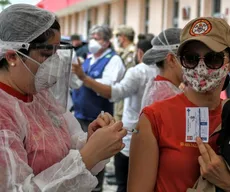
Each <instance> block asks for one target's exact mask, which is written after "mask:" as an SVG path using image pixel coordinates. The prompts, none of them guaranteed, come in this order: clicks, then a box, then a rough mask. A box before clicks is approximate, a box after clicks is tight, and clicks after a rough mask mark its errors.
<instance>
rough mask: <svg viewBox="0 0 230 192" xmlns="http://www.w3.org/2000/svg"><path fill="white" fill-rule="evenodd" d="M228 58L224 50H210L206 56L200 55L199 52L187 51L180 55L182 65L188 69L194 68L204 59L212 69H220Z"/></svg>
mask: <svg viewBox="0 0 230 192" xmlns="http://www.w3.org/2000/svg"><path fill="white" fill-rule="evenodd" d="M225 58H226V56H225V54H224V52H218V53H217V52H209V53H207V54H205V56H204V57H200V55H199V54H197V53H185V54H184V55H182V56H180V61H181V65H182V66H183V67H185V68H187V69H194V68H196V66H197V65H198V64H199V61H200V60H201V59H203V61H204V63H205V65H206V66H207V67H208V68H210V69H219V68H221V67H222V66H223V64H224V59H225Z"/></svg>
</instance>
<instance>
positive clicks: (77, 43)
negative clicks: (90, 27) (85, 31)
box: [70, 34, 89, 60]
mask: <svg viewBox="0 0 230 192" xmlns="http://www.w3.org/2000/svg"><path fill="white" fill-rule="evenodd" d="M70 39H71V42H72V45H73V47H74V51H75V53H74V56H76V57H80V58H82V59H83V60H85V59H86V58H87V55H88V53H89V50H88V43H87V42H84V41H82V37H81V36H80V35H78V34H74V35H71V38H70Z"/></svg>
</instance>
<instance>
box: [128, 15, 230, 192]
mask: <svg viewBox="0 0 230 192" xmlns="http://www.w3.org/2000/svg"><path fill="white" fill-rule="evenodd" d="M229 35H230V27H229V25H228V24H227V23H226V22H225V21H224V20H222V19H217V18H198V19H195V20H192V21H191V22H189V23H188V24H187V25H186V26H185V28H184V29H183V30H182V34H181V45H180V47H179V50H178V55H179V58H180V61H181V64H182V66H183V78H184V81H185V82H186V83H187V85H188V86H187V87H186V88H185V90H184V93H183V94H179V95H177V96H175V97H173V98H170V99H167V100H164V101H161V102H156V103H154V104H153V105H151V106H149V107H146V108H145V109H144V110H143V113H142V115H141V117H140V120H139V124H138V126H137V129H138V130H139V133H138V134H134V135H133V137H132V141H131V153H130V172H129V182H128V191H130V192H139V191H144V192H150V191H154V192H185V191H186V190H187V189H188V188H191V187H193V185H194V183H195V182H196V180H197V179H198V177H199V175H200V174H201V175H202V176H203V178H205V179H207V180H208V181H209V182H211V183H213V184H214V185H216V186H218V187H219V188H222V189H223V190H224V191H230V182H229V181H230V172H229V170H228V169H227V166H226V165H225V163H224V161H223V160H222V158H221V157H219V156H218V155H217V154H216V137H217V135H216V136H213V137H210V138H209V142H208V144H204V143H203V142H202V140H201V138H199V137H194V138H193V136H189V137H186V132H187V131H190V129H192V128H193V127H187V125H186V122H191V120H189V121H188V116H189V115H188V114H187V112H186V107H189V108H191V109H192V110H195V109H199V110H204V108H201V107H205V109H207V113H205V114H206V115H207V118H206V119H207V122H209V126H207V129H206V131H207V133H206V134H207V137H208V136H210V135H211V134H213V132H215V130H216V128H217V127H218V126H219V125H220V123H221V100H220V92H221V90H222V87H223V84H224V81H225V78H226V76H227V74H228V71H229V46H230V39H229ZM194 107H195V108H194ZM186 115H187V116H186ZM194 118H195V120H196V116H194ZM202 133H203V132H202ZM208 133H209V134H208ZM190 139H192V140H194V139H196V140H195V141H196V142H195V141H194V142H189V140H190ZM203 139H205V137H203ZM206 139H207V138H206ZM220 173H221V174H220Z"/></svg>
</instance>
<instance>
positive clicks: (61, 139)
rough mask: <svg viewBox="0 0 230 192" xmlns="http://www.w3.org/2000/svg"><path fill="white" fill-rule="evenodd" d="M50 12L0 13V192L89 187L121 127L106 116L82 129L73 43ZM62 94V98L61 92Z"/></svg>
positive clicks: (84, 190)
mask: <svg viewBox="0 0 230 192" xmlns="http://www.w3.org/2000/svg"><path fill="white" fill-rule="evenodd" d="M60 39H61V34H60V25H59V23H58V20H57V18H56V16H55V14H54V13H51V12H49V11H46V10H44V9H40V8H38V7H36V6H32V5H27V4H14V5H11V6H9V7H7V8H6V9H4V10H3V11H2V12H1V13H0V42H1V43H0V48H1V49H0V97H1V99H0V110H1V112H0V171H1V174H0V183H1V185H0V191H15V192H19V191H20V192H21V191H36V192H39V191H46V192H55V191H62V192H76V191H78V192H91V191H92V190H93V189H94V188H95V187H96V185H97V183H98V182H97V179H96V177H95V176H94V175H96V174H97V173H98V172H99V171H100V170H102V169H103V167H104V165H105V163H106V162H107V161H102V160H105V159H107V158H109V157H111V156H113V155H115V154H116V153H117V152H119V151H120V150H121V149H122V148H123V147H124V144H123V143H122V141H121V140H122V138H123V137H124V136H125V135H126V130H125V129H123V128H122V123H121V122H118V123H114V122H115V121H114V118H113V117H112V116H111V115H109V114H108V113H105V114H101V115H99V116H98V117H97V118H96V120H94V121H93V122H92V124H90V125H89V132H88V134H86V133H84V132H83V131H82V129H81V126H80V124H79V123H78V121H77V120H76V119H75V118H74V116H73V115H72V114H71V113H70V112H66V102H67V101H66V99H67V98H66V99H61V100H59V99H55V96H57V95H56V94H55V93H59V92H60V90H61V91H62V92H63V93H67V92H68V88H69V86H68V82H69V81H68V80H69V75H70V68H71V61H72V57H71V55H72V51H73V49H72V46H68V45H61V44H60ZM62 98H63V97H62Z"/></svg>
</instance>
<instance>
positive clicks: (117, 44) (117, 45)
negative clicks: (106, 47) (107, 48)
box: [113, 37, 121, 49]
mask: <svg viewBox="0 0 230 192" xmlns="http://www.w3.org/2000/svg"><path fill="white" fill-rule="evenodd" d="M113 46H114V47H115V49H119V48H120V47H121V43H120V41H119V39H118V38H117V37H115V38H114V39H113Z"/></svg>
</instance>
